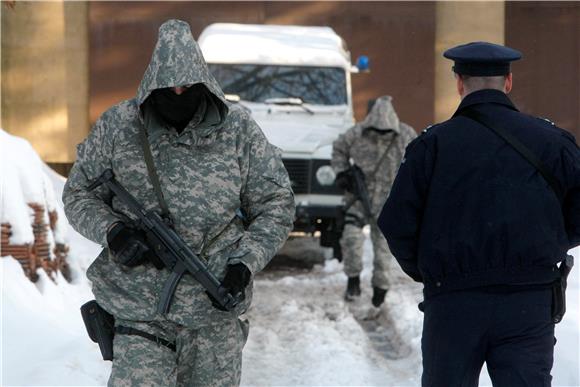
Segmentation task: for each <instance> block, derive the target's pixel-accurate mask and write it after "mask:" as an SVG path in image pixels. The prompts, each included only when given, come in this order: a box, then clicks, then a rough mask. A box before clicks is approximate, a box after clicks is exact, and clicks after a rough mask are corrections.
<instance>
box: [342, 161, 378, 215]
mask: <svg viewBox="0 0 580 387" xmlns="http://www.w3.org/2000/svg"><path fill="white" fill-rule="evenodd" d="M348 174H349V175H350V176H351V177H352V188H353V192H352V194H353V195H354V197H353V198H352V199H351V200H350V201H349V202H348V203H346V204H345V206H344V211H345V212H346V211H347V210H348V209H349V208H350V207H351V206H352V205H353V204H354V203H355V202H356V201H357V200H360V202H361V204H362V207H363V211H364V215H365V217H366V218H367V221H369V222H370V221H371V220H372V218H373V215H372V214H373V212H372V210H371V208H372V207H371V199H370V196H369V191H368V189H367V185H366V182H365V174H364V172H363V171H362V169H361V168H360V167H359V166H358V165H356V164H351V165H350V169H349V172H348Z"/></svg>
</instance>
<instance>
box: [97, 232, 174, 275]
mask: <svg viewBox="0 0 580 387" xmlns="http://www.w3.org/2000/svg"><path fill="white" fill-rule="evenodd" d="M107 244H108V245H109V250H111V253H112V254H113V256H114V257H115V258H117V261H119V263H121V264H122V265H125V266H128V267H134V266H137V265H141V264H143V263H145V262H147V261H150V262H151V263H152V264H153V265H155V267H156V268H157V269H162V268H163V267H164V266H165V265H163V262H161V260H160V259H159V257H158V256H157V255H156V254H155V253H154V252H153V250H151V249H150V248H149V246H148V244H147V236H146V235H145V232H144V231H142V230H139V229H136V228H134V227H131V226H128V225H126V224H125V223H123V222H119V223H116V224H115V225H114V226H113V227H112V228H111V229H110V230H109V232H107Z"/></svg>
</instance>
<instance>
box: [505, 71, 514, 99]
mask: <svg viewBox="0 0 580 387" xmlns="http://www.w3.org/2000/svg"><path fill="white" fill-rule="evenodd" d="M512 84H513V73H509V74H508V75H506V76H505V83H504V86H503V88H504V91H505V93H506V94H509V92H510V91H512Z"/></svg>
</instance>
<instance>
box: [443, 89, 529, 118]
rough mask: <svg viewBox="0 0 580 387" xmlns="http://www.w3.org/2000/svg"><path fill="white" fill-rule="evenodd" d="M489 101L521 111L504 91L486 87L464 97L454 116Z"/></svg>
mask: <svg viewBox="0 0 580 387" xmlns="http://www.w3.org/2000/svg"><path fill="white" fill-rule="evenodd" d="M488 103H493V104H498V105H503V106H506V107H507V108H509V109H511V110H515V111H519V110H518V109H517V108H516V106H515V105H514V104H513V103H512V101H511V100H510V99H509V98H508V96H507V95H506V94H505V93H504V92H502V91H499V90H494V89H484V90H478V91H474V92H473V93H471V94H468V95H467V96H466V97H465V98H463V101H461V104H459V107H458V108H457V111H456V112H455V114H453V117H455V116H457V115H458V114H459V113H460V112H461V110H463V109H466V108H468V107H470V106H474V105H480V104H488Z"/></svg>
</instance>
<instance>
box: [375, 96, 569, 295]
mask: <svg viewBox="0 0 580 387" xmlns="http://www.w3.org/2000/svg"><path fill="white" fill-rule="evenodd" d="M467 107H469V108H471V109H474V110H477V111H479V112H480V113H481V114H484V115H485V116H487V117H492V118H493V119H494V120H497V122H503V123H504V125H503V126H504V127H506V126H507V127H508V128H509V131H510V132H511V134H512V135H513V136H515V137H517V138H518V139H519V140H520V141H521V142H522V143H523V144H524V145H526V146H527V147H528V148H529V149H530V150H531V151H532V152H534V153H535V154H536V155H537V156H538V157H539V158H540V159H541V160H542V162H543V163H544V165H545V166H546V168H547V169H548V170H549V171H550V172H551V173H552V174H553V175H554V176H555V177H556V178H557V179H558V180H559V182H560V185H561V187H562V189H563V191H564V198H563V199H559V198H558V197H557V196H556V194H555V192H554V191H553V190H552V189H551V187H550V185H549V184H548V183H547V182H546V180H545V179H544V178H543V177H542V175H541V174H540V173H539V172H538V171H537V169H536V168H535V167H534V166H533V165H532V164H530V163H529V162H528V161H527V160H526V159H524V158H523V157H522V156H521V155H520V154H519V153H517V152H516V151H515V150H514V149H513V148H512V147H511V146H510V145H509V144H507V143H506V142H505V141H504V140H503V139H501V138H500V137H499V136H498V135H497V134H495V133H494V132H492V131H491V130H489V129H488V128H486V127H485V126H482V125H480V124H479V123H477V122H475V121H473V120H471V119H469V118H466V117H462V116H461V115H460V113H461V112H462V110H463V109H465V108H467ZM379 173H380V172H379ZM560 200H561V201H560ZM378 225H379V228H380V229H381V230H382V232H383V234H384V235H385V237H386V238H387V241H388V244H389V247H390V248H391V251H392V253H393V255H394V256H395V258H396V259H397V261H398V262H399V264H400V265H401V268H402V269H403V270H404V271H405V272H406V273H407V274H408V275H409V276H411V277H412V278H413V279H415V280H416V281H419V282H423V283H424V284H425V295H426V297H428V296H430V295H433V294H436V293H441V292H447V291H451V290H459V289H467V288H472V287H481V286H490V285H512V284H541V283H548V282H552V281H554V280H555V279H557V277H558V272H557V270H555V264H556V263H557V262H560V261H561V260H562V259H563V258H565V256H566V253H567V251H568V250H569V249H570V248H572V247H574V246H576V245H579V244H580V150H579V148H578V146H577V144H576V142H575V140H574V137H573V136H572V135H571V134H569V133H568V132H566V131H564V130H562V129H559V128H558V127H556V126H554V124H553V123H551V122H549V121H547V120H544V119H541V118H537V117H532V116H528V115H525V114H522V113H520V112H519V111H518V110H517V109H516V107H515V106H514V105H513V104H512V102H511V101H510V100H509V98H508V97H507V96H506V95H505V94H504V93H502V92H500V91H497V90H480V91H477V92H474V93H472V94H469V95H468V96H466V97H465V98H464V99H463V101H462V102H461V105H460V106H459V108H458V110H457V112H456V113H455V115H454V116H453V117H452V118H451V119H450V120H448V121H445V122H443V123H441V124H438V125H435V126H433V127H430V128H428V129H427V130H425V131H424V133H423V134H422V135H420V136H419V137H418V138H417V139H415V140H414V141H413V142H411V143H410V144H409V146H408V147H407V150H406V153H405V157H404V159H403V162H402V164H401V167H400V169H399V172H398V175H397V177H396V179H395V182H394V184H393V187H392V190H391V193H390V195H389V197H388V199H387V201H386V203H385V205H384V208H383V210H382V212H381V215H380V217H379V219H378Z"/></svg>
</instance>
